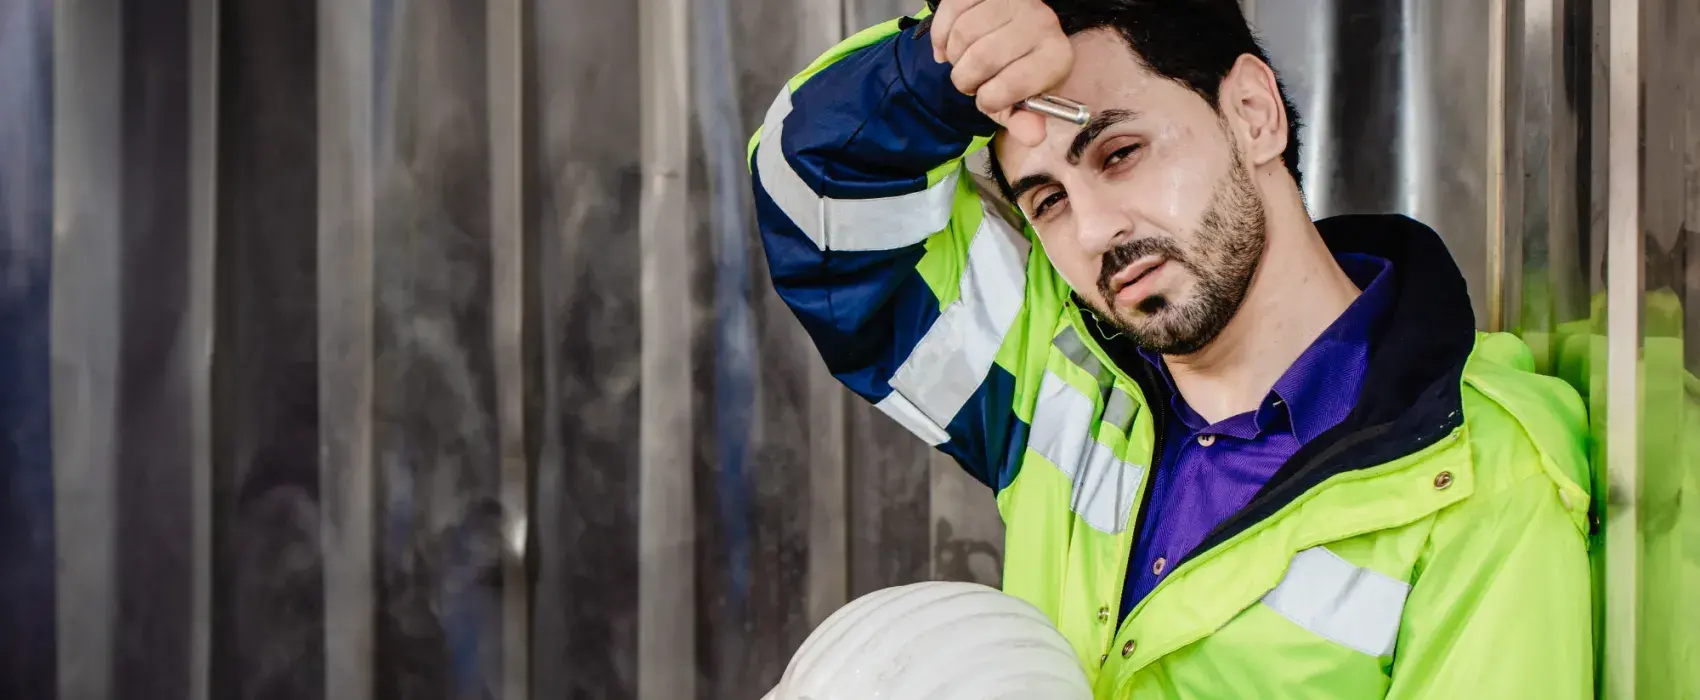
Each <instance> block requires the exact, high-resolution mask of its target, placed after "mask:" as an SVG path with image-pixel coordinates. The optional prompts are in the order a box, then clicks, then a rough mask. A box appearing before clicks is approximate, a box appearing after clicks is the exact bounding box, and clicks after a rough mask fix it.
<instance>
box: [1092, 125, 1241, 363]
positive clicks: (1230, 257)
mask: <svg viewBox="0 0 1700 700" xmlns="http://www.w3.org/2000/svg"><path fill="white" fill-rule="evenodd" d="M1232 158H1233V160H1232V163H1231V165H1232V167H1230V168H1229V169H1228V174H1227V176H1226V177H1224V178H1222V181H1221V182H1220V183H1218V184H1217V185H1216V189H1215V191H1214V192H1212V193H1211V196H1210V203H1209V205H1208V206H1207V207H1206V209H1205V211H1204V217H1203V218H1202V219H1201V220H1200V221H1199V224H1198V230H1197V231H1196V232H1195V233H1194V235H1193V236H1192V240H1193V241H1194V242H1193V244H1192V245H1191V246H1184V247H1183V246H1182V245H1181V244H1180V243H1179V242H1177V241H1176V240H1175V239H1174V238H1171V237H1168V236H1154V237H1150V238H1143V239H1140V240H1136V241H1128V242H1127V243H1124V244H1122V245H1119V246H1117V247H1115V248H1113V249H1111V250H1109V251H1108V252H1106V253H1104V261H1103V266H1102V269H1101V271H1100V272H1099V274H1098V294H1099V303H1098V304H1096V305H1095V306H1098V307H1099V308H1097V309H1095V311H1096V313H1097V315H1098V316H1099V318H1100V319H1102V320H1103V321H1104V322H1106V323H1107V324H1109V325H1111V326H1114V327H1115V328H1116V329H1117V330H1119V331H1121V332H1122V333H1123V334H1125V335H1127V336H1128V337H1129V338H1131V339H1132V340H1133V341H1134V342H1135V343H1137V344H1139V346H1140V347H1143V348H1145V349H1147V350H1152V351H1154V352H1158V353H1161V354H1164V355H1190V354H1192V353H1195V352H1198V351H1199V350H1202V349H1204V347H1205V346H1207V345H1209V344H1210V342H1211V341H1213V340H1215V339H1216V336H1217V335H1219V334H1220V333H1221V332H1222V329H1223V328H1226V327H1227V325H1228V322H1229V321H1232V320H1233V318H1234V314H1235V313H1236V312H1238V311H1239V308H1240V304H1241V303H1242V302H1244V301H1245V297H1246V292H1247V290H1249V289H1250V288H1251V281H1252V278H1253V277H1254V276H1255V275H1256V274H1257V264H1258V261H1260V260H1262V259H1263V249H1264V244H1265V237H1266V233H1265V231H1264V224H1265V219H1264V210H1263V200H1262V199H1260V198H1259V197H1258V194H1257V190H1256V189H1255V188H1254V187H1253V186H1252V182H1251V177H1250V176H1249V175H1247V174H1246V170H1245V167H1244V164H1243V162H1242V161H1241V159H1240V156H1239V153H1237V152H1235V153H1233V156H1232ZM1147 255H1161V256H1163V257H1164V258H1166V259H1167V260H1168V262H1169V263H1173V264H1177V265H1180V266H1181V268H1182V269H1185V270H1187V271H1189V272H1191V273H1192V276H1193V278H1194V279H1195V281H1196V282H1197V284H1196V286H1195V287H1194V289H1195V294H1194V295H1193V296H1192V297H1191V298H1189V299H1174V298H1170V297H1169V296H1167V295H1164V294H1153V295H1151V296H1148V297H1146V298H1144V299H1140V300H1139V301H1138V302H1137V303H1136V304H1135V307H1134V309H1135V311H1136V312H1137V313H1123V312H1121V311H1120V310H1119V309H1117V308H1116V306H1115V292H1114V290H1113V288H1112V286H1111V284H1110V278H1111V277H1114V276H1115V274H1116V273H1117V272H1118V271H1120V270H1122V269H1123V268H1125V267H1127V266H1128V265H1129V264H1131V263H1132V262H1133V261H1135V260H1138V259H1140V258H1142V257H1145V256H1147Z"/></svg>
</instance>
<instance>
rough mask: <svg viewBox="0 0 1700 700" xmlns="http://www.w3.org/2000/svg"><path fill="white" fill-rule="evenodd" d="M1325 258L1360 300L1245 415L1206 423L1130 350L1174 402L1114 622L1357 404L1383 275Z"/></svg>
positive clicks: (1368, 261) (1384, 269)
mask: <svg viewBox="0 0 1700 700" xmlns="http://www.w3.org/2000/svg"><path fill="white" fill-rule="evenodd" d="M1334 259H1335V260H1336V261H1337V262H1338V263H1339V264H1340V268H1341V269H1342V270H1344V271H1345V272H1346V275H1347V276H1348V277H1350V278H1351V279H1352V281H1353V282H1354V283H1356V284H1357V285H1358V288H1359V289H1362V290H1363V293H1362V294H1360V295H1359V296H1358V298H1357V299H1356V300H1354V301H1353V302H1352V304H1351V305H1350V306H1348V307H1346V311H1345V312H1344V313H1342V314H1340V317H1339V318H1337V319H1335V320H1334V323H1333V324H1331V325H1330V326H1329V327H1328V329H1327V330H1325V331H1323V332H1322V335H1321V336H1318V337H1317V339H1316V341H1315V342H1313V343H1311V345H1310V347H1308V348H1306V349H1305V351H1304V352H1303V353H1302V354H1300V355H1299V357H1298V359H1297V360H1294V361H1293V364H1292V366H1291V367H1288V368H1287V371H1286V373H1285V374H1282V375H1281V378H1280V379H1279V380H1276V382H1275V386H1274V388H1272V389H1270V391H1269V395H1268V396H1266V397H1264V399H1263V405H1262V406H1260V407H1258V409H1257V410H1255V411H1248V412H1246V413H1241V414H1239V415H1236V416H1230V417H1228V418H1224V419H1222V420H1221V421H1220V422H1218V423H1216V424H1214V425H1211V424H1209V423H1206V422H1205V420H1204V419H1203V418H1202V417H1200V416H1199V415H1198V413H1197V412H1195V411H1193V410H1192V407H1190V406H1188V405H1187V403H1186V400H1185V399H1183V398H1182V397H1181V395H1180V392H1178V391H1175V383H1174V378H1173V377H1172V376H1170V375H1169V369H1168V367H1167V366H1166V365H1165V364H1164V363H1163V358H1162V356H1161V355H1158V354H1156V353H1152V352H1147V351H1145V350H1141V351H1140V354H1141V355H1143V356H1144V357H1145V359H1146V360H1147V361H1148V362H1151V363H1152V364H1153V365H1156V367H1157V371H1158V373H1159V374H1161V375H1162V376H1163V380H1164V381H1165V382H1168V384H1169V390H1170V392H1172V396H1173V397H1174V398H1173V401H1172V403H1171V406H1172V410H1171V411H1170V413H1169V422H1168V430H1167V432H1166V434H1165V436H1164V439H1163V455H1162V460H1161V461H1160V462H1158V467H1157V469H1156V470H1155V474H1154V475H1153V477H1152V482H1151V489H1152V492H1151V500H1150V503H1149V505H1147V511H1146V516H1145V520H1144V523H1143V524H1142V525H1141V527H1140V530H1139V539H1138V541H1137V542H1135V543H1134V547H1133V558H1132V560H1131V561H1129V562H1128V568H1127V582H1126V584H1125V585H1124V586H1123V587H1122V604H1121V616H1122V618H1126V617H1127V614H1128V613H1129V612H1131V611H1132V610H1133V608H1134V606H1135V605H1138V604H1139V601H1140V600H1143V599H1144V598H1145V596H1146V595H1148V594H1150V593H1151V589H1153V588H1156V586H1157V582H1158V581H1161V580H1162V578H1163V576H1166V575H1168V573H1169V570H1170V569H1171V568H1173V566H1174V565H1175V564H1178V563H1180V561H1181V560H1182V559H1183V558H1184V557H1186V556H1187V554H1188V553H1190V552H1192V550H1193V549H1194V548H1196V547H1197V546H1198V545H1199V544H1200V543H1201V542H1203V541H1204V537H1205V536H1206V535H1208V534H1210V531H1211V530H1212V529H1214V528H1215V527H1216V526H1217V525H1219V524H1221V522H1222V521H1223V520H1225V519H1227V517H1228V516H1230V515H1233V514H1234V513H1235V512H1236V511H1238V510H1239V509H1241V508H1243V507H1245V505H1246V504H1247V503H1249V502H1251V499H1252V497H1253V496H1255V495H1257V492H1258V490H1260V489H1262V488H1263V485H1264V483H1265V482H1267V481H1269V477H1271V476H1274V474H1275V472H1276V470H1278V469H1280V468H1281V465H1283V464H1285V463H1286V462H1287V459H1288V458H1290V457H1292V456H1293V453H1294V452H1297V451H1298V449H1299V447H1300V446H1301V445H1303V444H1305V443H1307V442H1309V441H1311V440H1313V439H1315V438H1316V436H1317V435H1320V434H1322V432H1323V431H1326V430H1328V429H1329V428H1332V427H1334V426H1335V425H1337V424H1339V423H1340V421H1342V420H1344V419H1345V418H1346V414H1348V413H1350V412H1351V410H1352V406H1353V405H1354V404H1356V403H1357V400H1358V389H1359V388H1360V387H1361V386H1362V385H1363V378H1364V371H1365V368H1366V367H1367V366H1368V364H1369V344H1370V339H1371V338H1372V337H1374V333H1375V326H1376V324H1377V323H1379V322H1380V320H1381V318H1382V317H1383V316H1384V315H1385V314H1386V311H1387V309H1388V308H1389V307H1390V306H1391V305H1392V300H1393V287H1394V283H1393V279H1392V278H1393V266H1392V264H1391V263H1389V262H1388V261H1386V260H1383V259H1381V258H1376V257H1371V256H1368V255H1358V254H1349V253H1343V254H1339V255H1336V256H1335V257H1334Z"/></svg>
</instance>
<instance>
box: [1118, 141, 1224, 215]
mask: <svg viewBox="0 0 1700 700" xmlns="http://www.w3.org/2000/svg"><path fill="white" fill-rule="evenodd" d="M1169 132H1170V133H1167V134H1164V137H1165V138H1162V139H1159V140H1158V141H1157V143H1159V144H1162V145H1160V146H1159V147H1158V148H1157V149H1155V151H1154V152H1153V153H1152V154H1151V155H1152V156H1153V157H1152V158H1150V159H1149V160H1148V161H1147V162H1146V163H1144V165H1145V166H1146V167H1145V168H1144V170H1143V172H1141V173H1140V175H1139V177H1138V178H1136V179H1137V182H1136V183H1133V184H1134V186H1135V187H1137V189H1138V193H1137V196H1139V197H1140V198H1141V199H1143V200H1144V201H1146V202H1148V203H1149V205H1148V206H1149V211H1150V212H1151V215H1152V216H1153V217H1154V218H1157V219H1158V220H1159V221H1161V222H1162V223H1163V227H1164V228H1165V229H1167V230H1168V231H1170V232H1172V233H1173V234H1174V235H1177V236H1182V237H1185V236H1188V235H1189V234H1191V233H1192V232H1193V231H1194V230H1196V229H1197V227H1198V223H1199V221H1200V220H1201V219H1202V218H1203V217H1204V211H1205V209H1206V208H1208V207H1209V204H1210V198H1211V196H1212V195H1213V194H1214V192H1215V184H1216V183H1217V182H1218V181H1220V180H1221V179H1222V178H1223V177H1224V176H1226V174H1227V170H1226V168H1227V167H1228V166H1227V164H1226V163H1225V162H1224V161H1225V160H1226V158H1225V157H1224V155H1223V154H1221V153H1219V152H1217V151H1216V150H1215V149H1212V148H1206V147H1204V146H1205V144H1200V143H1197V142H1196V141H1197V138H1196V137H1197V135H1196V134H1195V133H1192V130H1190V129H1184V128H1180V127H1175V128H1173V129H1170V130H1169Z"/></svg>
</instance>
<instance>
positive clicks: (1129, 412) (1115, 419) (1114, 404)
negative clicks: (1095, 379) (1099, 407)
mask: <svg viewBox="0 0 1700 700" xmlns="http://www.w3.org/2000/svg"><path fill="white" fill-rule="evenodd" d="M1137 415H1139V404H1136V403H1134V402H1133V396H1132V395H1130V394H1128V393H1127V392H1125V391H1122V390H1121V389H1111V390H1110V401H1109V403H1108V404H1107V405H1105V406H1104V422H1105V423H1109V424H1110V425H1113V426H1116V427H1117V428H1121V431H1122V434H1123V435H1127V434H1128V433H1129V432H1130V431H1132V430H1133V418H1134V416H1137Z"/></svg>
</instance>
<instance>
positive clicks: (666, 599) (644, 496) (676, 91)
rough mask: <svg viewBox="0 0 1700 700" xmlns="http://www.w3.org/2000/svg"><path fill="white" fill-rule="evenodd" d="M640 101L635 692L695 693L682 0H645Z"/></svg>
mask: <svg viewBox="0 0 1700 700" xmlns="http://www.w3.org/2000/svg"><path fill="white" fill-rule="evenodd" d="M639 19H640V27H641V30H642V46H643V57H642V63H641V67H640V70H641V71H642V78H641V91H642V96H643V97H642V101H641V103H640V105H641V107H640V111H641V124H640V126H641V128H642V134H643V137H642V138H643V144H642V145H643V148H642V152H643V170H644V179H643V187H644V190H643V203H642V205H641V207H640V210H639V220H638V227H639V231H638V245H639V251H640V255H641V256H642V263H641V270H640V284H641V289H642V299H643V304H642V309H641V324H642V333H643V346H642V351H641V356H642V359H641V363H642V374H641V376H640V379H639V382H640V389H639V391H640V399H639V401H640V407H641V414H642V423H641V426H640V429H639V433H638V439H639V444H640V447H639V458H638V473H639V476H638V528H639V530H638V553H639V557H640V559H639V567H638V571H639V575H638V693H637V696H638V698H640V700H676V699H678V698H691V697H695V695H696V689H695V688H696V676H697V671H696V664H695V663H694V662H693V660H694V659H695V658H696V654H695V640H696V604H695V603H696V589H695V586H694V585H693V582H694V579H695V575H694V573H693V572H694V568H695V567H694V555H695V548H694V543H695V538H694V535H693V520H694V509H693V508H692V483H693V480H692V473H691V472H692V459H691V454H692V446H691V438H692V435H693V432H692V420H691V419H692V406H691V404H692V401H691V399H690V393H689V392H690V387H691V386H692V372H691V367H692V357H691V355H692V353H691V330H692V326H693V324H692V317H693V315H694V314H693V313H692V312H691V309H692V306H693V301H692V299H691V297H690V294H689V291H690V289H691V286H690V285H689V284H687V283H684V281H685V280H689V279H691V271H692V268H691V265H690V262H691V257H692V251H693V249H694V245H693V243H692V240H691V236H690V233H691V230H692V229H691V219H690V215H689V204H688V201H687V199H686V188H687V186H688V180H687V176H686V173H687V167H688V160H687V159H688V157H689V153H690V151H689V148H690V145H689V144H690V141H689V134H690V132H689V127H690V121H689V120H690V108H689V105H690V90H689V85H690V66H689V64H688V62H687V61H686V55H687V52H688V50H689V46H690V45H689V43H688V42H689V41H690V34H689V31H688V28H689V22H690V4H689V3H688V2H685V1H684V0H643V1H642V2H641V4H640V5H639Z"/></svg>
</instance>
